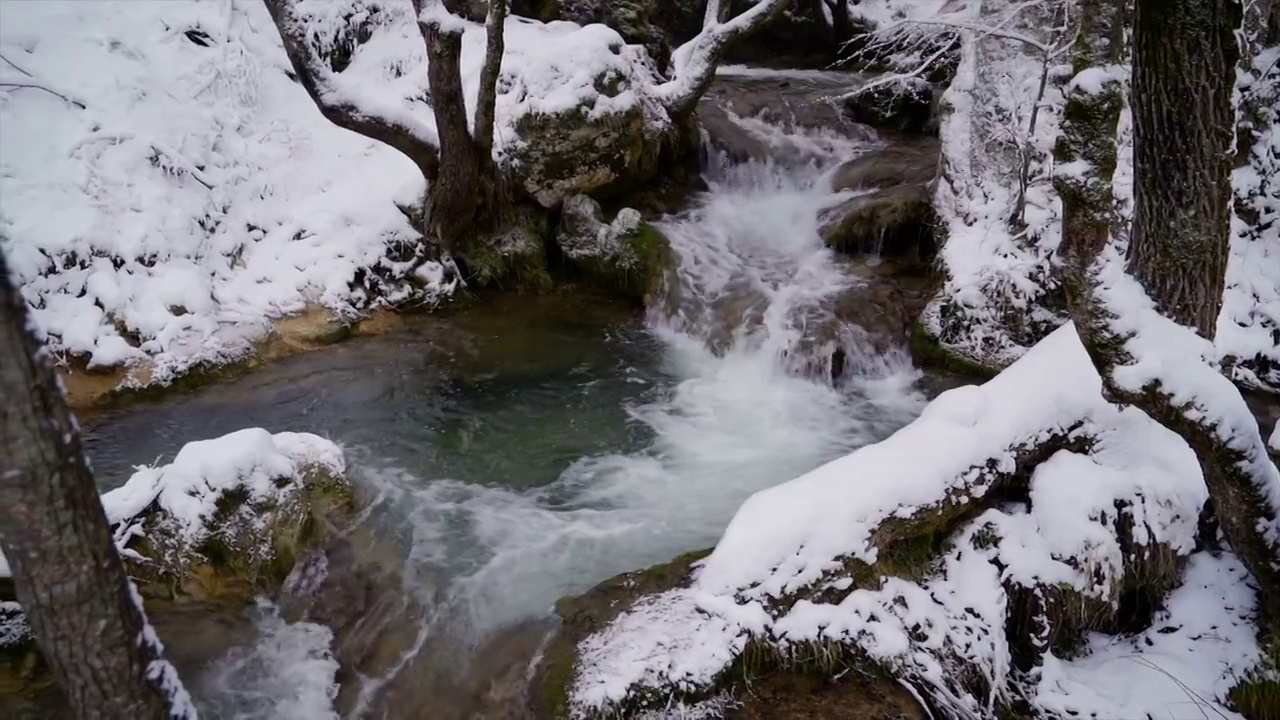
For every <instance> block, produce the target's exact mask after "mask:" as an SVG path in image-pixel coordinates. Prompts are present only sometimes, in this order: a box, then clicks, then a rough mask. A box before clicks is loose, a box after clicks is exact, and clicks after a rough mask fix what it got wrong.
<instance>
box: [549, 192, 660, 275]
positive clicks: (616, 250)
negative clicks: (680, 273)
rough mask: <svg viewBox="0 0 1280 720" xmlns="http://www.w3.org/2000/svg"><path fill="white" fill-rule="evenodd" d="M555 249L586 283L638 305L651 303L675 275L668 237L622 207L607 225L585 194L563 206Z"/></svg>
mask: <svg viewBox="0 0 1280 720" xmlns="http://www.w3.org/2000/svg"><path fill="white" fill-rule="evenodd" d="M556 244H557V245H558V246H559V248H560V251H561V252H562V253H564V257H565V258H566V259H567V260H568V261H569V262H570V263H572V264H573V265H574V266H576V267H577V268H578V269H579V270H581V271H582V272H583V273H584V274H585V275H586V276H587V277H588V278H589V279H590V280H592V281H593V282H596V283H599V284H601V285H604V286H606V287H610V288H613V289H620V290H621V291H622V292H623V294H624V295H626V296H628V297H631V298H634V299H635V300H637V301H645V300H651V299H653V298H655V297H656V296H657V295H658V293H659V292H661V290H662V287H663V284H664V283H665V282H666V280H667V275H668V273H669V272H673V271H674V261H673V259H672V257H671V250H670V246H669V245H668V244H667V240H666V238H664V237H663V236H662V233H660V232H658V230H657V229H655V228H653V227H652V226H651V225H649V223H647V222H645V221H644V220H643V219H642V218H641V217H640V213H639V212H637V211H636V210H633V209H632V208H623V209H622V210H620V211H619V212H618V214H617V216H615V217H614V219H613V221H612V222H609V223H606V222H604V220H603V212H602V210H601V209H600V204H599V203H597V202H596V201H595V200H592V199H591V198H589V197H587V196H586V195H573V196H571V197H569V198H567V199H566V200H565V201H564V207H563V208H562V211H561V218H560V227H559V228H557V230H556Z"/></svg>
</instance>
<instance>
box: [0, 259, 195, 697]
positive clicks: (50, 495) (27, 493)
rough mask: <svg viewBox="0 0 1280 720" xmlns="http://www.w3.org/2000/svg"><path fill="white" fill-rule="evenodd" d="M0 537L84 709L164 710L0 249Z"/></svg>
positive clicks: (37, 630)
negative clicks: (0, 397) (1, 401)
mask: <svg viewBox="0 0 1280 720" xmlns="http://www.w3.org/2000/svg"><path fill="white" fill-rule="evenodd" d="M0 396H2V397H3V398H4V402H3V405H0V543H2V544H3V545H4V553H5V556H6V558H7V559H8V560H9V563H10V565H11V566H12V569H13V575H14V581H15V586H16V588H15V589H16V591H17V597H18V602H19V603H20V604H21V605H22V607H23V610H24V612H25V613H26V616H27V622H28V623H29V624H30V626H31V630H32V633H33V634H34V635H35V638H36V642H37V644H38V645H39V647H40V651H41V653H42V654H43V656H44V658H45V660H46V661H47V662H48V664H49V667H50V669H51V670H52V672H53V674H54V677H55V678H56V679H57V680H58V682H59V683H60V685H61V686H62V688H63V690H64V691H65V692H66V694H67V697H68V700H69V701H70V706H71V707H72V708H73V710H74V711H75V712H76V713H77V714H78V716H79V717H81V718H85V719H86V720H88V719H90V718H92V719H95V720H99V719H101V720H108V719H110V720H116V719H118V720H148V719H153V718H168V717H170V716H171V715H177V713H172V712H171V710H170V708H169V702H168V700H167V695H166V694H165V693H164V691H163V690H162V688H161V686H160V684H159V683H160V678H159V676H158V674H156V673H154V672H152V671H153V670H154V666H153V662H155V661H157V660H159V658H158V657H157V653H156V652H155V648H154V646H153V645H152V644H151V643H149V642H143V640H142V638H143V635H142V633H143V628H144V627H145V624H146V621H145V619H144V618H143V616H142V612H141V610H140V609H139V607H138V606H137V605H136V604H135V603H134V601H133V597H132V595H131V594H130V591H129V587H128V578H127V577H126V575H125V570H124V564H123V562H122V561H121V559H120V555H119V553H117V552H116V548H115V545H114V543H113V541H112V538H111V530H110V528H109V527H108V525H107V519H106V516H105V515H104V514H103V511H102V503H101V501H100V500H99V499H98V491H97V488H96V486H95V485H94V482H93V474H92V473H91V472H90V470H89V467H88V465H87V464H86V462H85V459H84V454H83V452H82V449H81V445H80V434H79V431H78V429H77V427H76V423H75V421H74V419H73V418H72V416H71V413H70V411H69V410H68V409H67V406H66V403H65V401H64V400H63V396H62V390H61V387H60V386H59V383H58V378H57V376H56V375H55V373H54V370H53V367H52V364H51V363H50V362H49V358H48V355H47V353H46V352H45V350H44V348H43V345H42V344H41V342H40V341H39V340H38V339H36V337H35V336H34V335H33V334H32V332H30V330H29V329H28V318H27V306H26V303H25V302H24V301H23V299H22V297H21V296H20V295H19V294H18V291H17V289H16V288H15V287H13V284H12V283H11V281H10V275H9V271H8V267H7V263H6V262H5V260H4V257H3V253H0Z"/></svg>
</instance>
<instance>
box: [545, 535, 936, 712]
mask: <svg viewBox="0 0 1280 720" xmlns="http://www.w3.org/2000/svg"><path fill="white" fill-rule="evenodd" d="M710 552H711V551H710V550H703V551H701V552H692V553H686V554H684V555H681V556H679V557H677V558H675V559H674V560H672V561H670V562H667V563H663V564H660V565H654V566H653V567H649V568H645V569H643V570H636V571H633V572H628V573H623V574H621V575H618V576H615V577H613V578H610V579H608V580H605V581H604V582H602V583H600V584H599V585H597V586H595V587H594V588H592V589H591V590H588V591H587V592H585V593H583V594H582V595H579V596H576V597H566V598H562V599H561V600H560V601H559V602H557V603H556V614H558V615H559V616H560V620H561V625H560V628H559V630H558V631H557V632H556V633H555V635H553V636H552V638H551V640H550V642H548V643H547V644H546V646H545V649H544V650H543V652H542V654H541V656H540V657H538V658H537V663H536V665H534V667H533V674H532V679H531V682H530V684H529V693H530V696H529V698H528V699H527V702H526V706H527V707H529V708H531V709H532V711H533V716H534V717H550V718H561V717H567V716H569V714H570V711H571V709H570V708H569V688H570V686H571V684H572V683H573V679H574V673H575V672H576V671H577V667H576V663H577V660H578V645H579V644H580V643H581V642H582V641H583V640H586V639H587V638H588V637H589V636H590V635H592V634H593V633H595V632H596V631H598V630H601V629H603V628H605V627H606V626H608V624H609V623H610V622H612V621H613V620H614V619H615V618H617V617H618V616H619V615H621V614H622V613H624V612H626V611H627V610H630V609H631V608H632V606H634V605H635V603H636V602H637V601H639V600H640V599H642V598H645V597H652V596H654V595H657V594H659V593H662V592H664V591H667V590H672V589H675V588H679V587H688V586H689V584H690V582H691V581H692V569H693V564H694V563H696V562H697V561H699V560H701V559H702V558H704V557H706V556H707V555H708V554H710ZM832 675H833V673H826V674H822V673H819V674H817V675H809V674H807V673H805V672H803V671H801V670H795V669H784V668H774V667H769V666H768V660H762V661H761V662H760V663H759V664H758V665H757V666H753V667H751V668H750V669H749V670H748V668H746V667H745V666H742V667H740V669H739V671H738V672H732V673H730V674H729V677H726V678H723V679H722V680H721V687H720V689H721V690H724V691H727V694H728V695H729V696H730V697H731V698H732V699H731V701H730V702H729V703H728V704H727V707H730V708H733V710H732V711H731V712H730V713H729V714H728V715H725V717H730V718H744V719H746V718H750V719H752V720H756V719H761V720H762V719H763V718H773V719H778V720H790V719H791V718H795V720H801V719H802V718H803V719H805V720H808V718H815V717H823V718H827V717H830V718H849V720H855V719H857V720H860V719H861V718H885V719H886V720H888V719H893V720H897V719H899V718H901V719H902V720H924V718H925V717H928V716H927V715H926V714H925V713H924V712H923V710H922V709H921V708H920V706H919V704H918V703H916V701H915V700H914V698H913V697H912V696H911V693H910V692H908V691H907V690H905V689H904V688H902V687H901V686H899V685H898V684H897V683H895V682H894V681H893V680H891V679H888V678H886V677H876V676H872V675H867V676H866V677H863V676H862V675H861V674H860V673H840V674H839V675H837V676H836V677H835V678H832ZM636 710H639V708H636ZM635 714H637V715H638V714H639V713H638V712H637V713H635ZM628 716H630V713H628Z"/></svg>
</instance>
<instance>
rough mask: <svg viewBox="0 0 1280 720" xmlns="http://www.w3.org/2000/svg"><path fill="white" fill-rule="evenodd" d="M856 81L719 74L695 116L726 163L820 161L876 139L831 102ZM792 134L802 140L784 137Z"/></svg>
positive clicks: (812, 75)
mask: <svg viewBox="0 0 1280 720" xmlns="http://www.w3.org/2000/svg"><path fill="white" fill-rule="evenodd" d="M859 82H860V79H859V76H858V75H855V74H851V73H841V72H807V73H803V74H797V73H790V74H778V75H768V76H762V77H761V76H754V75H721V76H719V77H718V78H717V79H716V82H715V83H714V84H713V85H712V86H711V88H710V89H709V90H708V91H707V94H706V95H704V96H703V98H702V100H701V101H700V102H699V104H698V116H699V118H700V119H701V122H702V127H703V129H704V130H705V132H706V133H707V136H708V139H709V141H710V143H711V145H712V146H713V147H715V148H716V149H717V150H719V151H720V152H722V153H724V154H725V155H726V156H727V157H728V159H729V160H731V161H734V162H744V161H747V160H758V161H766V160H772V161H774V162H778V163H782V164H788V165H791V164H804V163H807V162H810V161H815V160H816V161H821V160H825V159H826V155H827V153H828V151H829V150H830V149H831V148H832V147H833V146H837V145H848V144H849V143H863V142H868V143H869V142H871V141H873V140H874V139H875V133H874V131H872V130H871V129H870V128H868V127H867V126H865V125H863V124H861V123H858V122H855V121H854V120H852V119H850V118H849V117H848V116H847V115H846V113H845V112H844V110H843V109H842V107H841V105H840V103H839V102H838V101H837V100H835V98H836V97H837V96H839V95H841V94H843V93H845V92H847V91H848V89H849V88H850V87H853V86H854V85H856V84H857V83H859ZM760 120H764V121H766V122H767V123H768V124H769V125H771V126H773V128H769V127H767V126H764V125H763V124H762V123H760V122H759V121H760ZM774 128H776V129H774ZM795 134H799V135H800V136H801V137H799V138H797V137H789V136H791V135H795Z"/></svg>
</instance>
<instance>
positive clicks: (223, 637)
mask: <svg viewBox="0 0 1280 720" xmlns="http://www.w3.org/2000/svg"><path fill="white" fill-rule="evenodd" d="M344 470H345V464H344V461H343V457H342V451H341V450H340V449H339V448H338V447H337V446H336V445H334V444H333V443H331V442H329V441H328V440H325V439H323V438H321V437H318V436H315V435H308V434H305V433H278V434H276V435H272V434H271V433H268V432H267V431H266V430H262V429H257V428H255V429H249V430H241V431H238V432H234V433H231V434H229V435H225V436H223V437H221V438H217V439H214V440H205V441H201V442H194V443H188V444H187V445H186V446H184V447H183V448H182V450H181V451H180V452H179V453H178V454H177V456H176V457H175V458H174V460H173V462H172V463H170V464H168V465H165V466H161V467H154V468H142V469H140V470H138V472H136V473H135V474H134V475H133V476H132V477H131V478H130V479H129V481H128V482H126V483H125V485H124V486H122V487H120V488H118V489H116V490H113V491H111V492H108V493H106V494H104V495H103V497H102V505H103V510H104V511H105V512H106V514H107V519H108V520H109V521H110V522H111V524H112V533H113V536H114V540H115V542H116V546H117V548H118V549H119V550H120V553H121V556H122V557H123V558H124V561H125V569H126V571H127V572H128V574H129V576H130V577H131V578H132V579H133V580H134V582H135V584H136V586H137V588H138V591H139V593H140V594H141V595H142V597H143V600H144V602H145V604H146V610H147V613H148V615H149V618H150V620H151V621H152V624H153V625H154V626H155V628H156V631H157V633H158V634H159V636H160V638H161V640H162V641H163V642H164V643H165V646H166V648H167V651H166V657H167V658H168V659H169V660H171V661H172V662H174V663H175V664H176V665H177V666H178V667H179V670H180V671H181V670H186V669H193V668H196V667H201V666H203V665H204V664H206V663H207V662H209V661H211V660H213V659H215V658H216V657H219V656H220V655H221V654H222V653H223V652H224V651H225V650H226V649H228V648H229V647H230V646H231V645H232V644H233V643H234V642H236V641H237V640H240V641H243V642H248V641H250V640H251V637H252V629H251V626H250V623H249V622H248V621H247V619H246V618H245V617H244V614H243V612H242V611H243V610H244V609H245V608H246V607H248V606H249V604H250V603H251V602H252V600H253V598H254V597H255V596H257V595H259V594H264V595H272V594H274V593H275V591H276V590H277V589H278V588H279V587H280V585H281V583H282V582H283V581H284V579H285V577H286V576H287V575H288V574H289V573H290V572H291V570H292V569H293V565H294V561H295V559H296V558H298V557H299V556H300V555H301V554H302V553H304V552H305V551H306V550H307V549H308V548H310V547H312V546H313V545H320V544H323V543H325V542H327V541H328V539H330V538H333V537H336V536H337V535H338V532H337V531H338V529H339V528H340V527H342V526H345V525H346V523H347V521H348V520H349V518H350V516H351V513H352V512H353V511H354V509H355V507H354V505H355V496H354V492H353V489H352V487H351V484H350V482H348V481H347V479H346V478H345V477H344V476H343V472H344ZM0 590H3V591H5V592H8V590H7V589H5V588H0ZM0 715H3V716H4V717H64V716H67V715H68V708H67V707H66V699H65V697H63V695H62V693H61V691H60V690H59V688H57V686H56V685H54V682H53V678H52V676H51V674H50V672H49V668H48V666H46V665H45V664H44V660H43V658H42V657H41V656H40V652H39V649H38V648H37V647H36V644H35V641H34V639H33V638H32V637H31V634H30V631H29V629H28V628H27V624H26V620H25V617H24V615H23V613H22V608H21V607H20V606H19V605H18V604H17V603H16V602H13V601H12V600H11V599H9V597H8V596H7V595H6V596H5V597H3V598H0Z"/></svg>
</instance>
